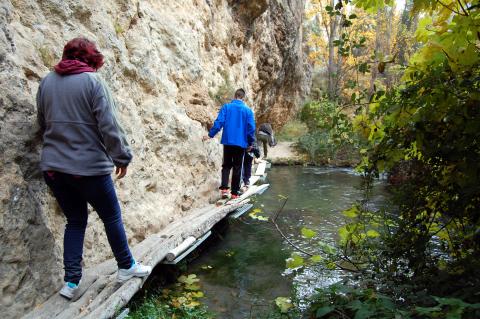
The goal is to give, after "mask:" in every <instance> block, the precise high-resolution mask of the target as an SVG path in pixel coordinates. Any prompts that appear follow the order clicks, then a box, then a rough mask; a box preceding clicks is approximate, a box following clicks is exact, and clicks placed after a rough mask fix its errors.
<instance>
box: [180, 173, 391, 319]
mask: <svg viewBox="0 0 480 319" xmlns="http://www.w3.org/2000/svg"><path fill="white" fill-rule="evenodd" d="M266 182H267V183H270V184H271V187H270V188H269V190H267V191H266V192H265V193H264V194H263V195H261V196H258V197H257V199H256V202H255V207H256V208H261V209H262V210H263V211H264V212H265V213H266V214H267V215H273V214H274V213H275V212H276V211H277V210H278V209H279V208H280V206H281V204H282V201H281V199H280V197H279V195H282V196H287V197H288V201H287V204H286V205H285V208H284V209H283V211H282V213H281V214H280V217H279V218H278V224H279V225H280V228H281V229H282V231H283V233H284V234H285V235H286V236H287V237H288V238H289V239H291V240H292V241H293V242H294V243H295V244H296V245H298V246H301V247H302V248H304V249H305V250H309V251H311V249H312V248H311V247H309V245H306V242H305V240H303V239H301V237H300V229H301V228H302V227H308V228H311V229H314V230H315V231H317V233H318V238H319V239H321V240H322V241H325V242H330V243H333V242H334V241H335V240H336V233H337V229H338V227H339V226H341V225H342V224H343V222H344V217H343V215H342V214H341V211H342V210H343V209H346V208H348V207H350V206H351V205H352V204H353V203H354V202H355V201H356V200H359V199H362V194H363V193H362V190H361V177H360V176H357V175H355V174H354V172H353V171H352V170H347V169H328V168H310V167H273V168H272V169H271V170H270V171H269V172H268V178H267V181H266ZM385 196H386V195H385V191H384V186H383V184H382V183H380V182H378V183H376V185H375V187H374V196H373V197H372V200H371V202H370V204H369V205H372V206H374V207H379V206H381V205H382V204H383V203H384V202H385ZM292 251H293V248H292V247H291V246H290V245H289V244H288V243H287V242H286V241H285V240H284V239H283V238H282V237H281V236H280V234H279V233H278V232H277V231H276V230H275V229H274V227H273V226H272V225H271V224H269V223H266V222H259V221H255V220H252V219H251V218H250V217H248V214H245V215H244V216H243V217H242V218H240V219H239V220H235V221H233V222H231V224H230V226H229V228H228V230H227V231H226V232H224V233H223V234H222V238H221V239H219V240H217V241H216V242H215V243H214V244H212V245H211V246H210V247H209V248H208V249H207V250H206V251H203V252H202V254H201V255H200V257H199V258H197V259H196V260H194V261H193V262H192V263H190V264H189V266H188V272H189V273H195V274H197V276H198V277H199V278H200V281H201V285H202V290H203V292H204V293H205V295H206V297H205V298H204V299H203V302H204V303H205V304H206V305H207V306H208V307H209V309H210V310H212V311H213V312H215V313H216V314H217V318H228V319H237V318H239V319H240V318H242V319H243V318H261V317H262V316H263V315H264V314H265V313H268V311H269V310H270V309H271V308H272V304H273V303H272V301H273V300H274V299H275V298H276V297H279V296H285V297H289V296H290V295H291V293H292V291H293V292H294V294H295V295H296V297H297V298H298V299H300V300H305V298H307V297H308V296H309V295H311V294H312V292H313V291H314V288H315V287H322V286H327V285H329V284H332V283H334V282H336V281H338V280H340V278H341V276H342V275H343V274H342V273H341V272H340V271H327V270H320V269H318V267H311V268H306V269H304V270H303V271H302V272H296V271H286V270H285V259H287V258H288V257H289V256H290V254H291V253H292ZM205 266H210V267H211V268H210V267H205Z"/></svg>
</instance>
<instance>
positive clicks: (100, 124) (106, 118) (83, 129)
mask: <svg viewBox="0 0 480 319" xmlns="http://www.w3.org/2000/svg"><path fill="white" fill-rule="evenodd" d="M37 116H38V123H39V125H40V128H41V130H42V132H43V150H42V156H41V162H40V169H41V170H42V171H58V172H62V173H67V174H72V175H80V176H96V175H106V174H111V173H112V170H113V167H114V165H115V166H119V167H124V166H127V165H128V164H129V163H130V161H131V160H132V154H131V152H130V149H129V147H128V143H127V140H126V138H125V134H124V131H123V130H122V128H121V126H120V125H119V123H118V121H117V119H116V107H115V103H114V101H113V99H112V96H111V94H110V91H109V89H108V87H107V85H106V83H105V82H104V81H103V80H102V79H101V78H100V76H99V75H98V74H96V73H91V72H85V73H80V74H71V75H63V76H62V75H59V74H57V73H55V72H50V73H49V74H48V75H47V76H46V77H45V78H44V79H43V80H42V82H41V83H40V87H39V88H38V93H37Z"/></svg>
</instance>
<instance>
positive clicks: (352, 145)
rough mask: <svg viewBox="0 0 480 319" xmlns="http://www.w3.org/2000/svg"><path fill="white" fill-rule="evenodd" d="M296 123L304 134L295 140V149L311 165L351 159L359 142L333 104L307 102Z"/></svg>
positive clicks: (351, 127) (343, 114) (326, 101)
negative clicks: (303, 124) (304, 130)
mask: <svg viewBox="0 0 480 319" xmlns="http://www.w3.org/2000/svg"><path fill="white" fill-rule="evenodd" d="M300 119H301V121H302V122H304V123H305V124H306V125H307V127H308V133H306V134H305V135H303V136H301V137H300V138H299V139H298V143H297V146H298V148H299V149H300V150H301V151H303V152H305V153H307V154H308V155H309V158H310V160H311V161H313V162H319V161H320V160H319V157H320V158H323V161H324V162H325V159H326V162H329V161H331V160H335V159H337V158H339V157H340V156H343V157H349V158H351V157H354V156H355V154H356V149H357V148H358V144H359V141H358V140H357V138H356V134H355V133H354V131H353V126H352V123H351V121H350V119H349V117H348V116H347V115H346V114H345V113H343V112H342V111H341V109H340V108H339V107H338V105H337V104H336V103H335V102H331V101H328V100H321V101H311V102H308V103H306V104H305V105H304V107H303V108H302V111H301V113H300Z"/></svg>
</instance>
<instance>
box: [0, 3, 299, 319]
mask: <svg viewBox="0 0 480 319" xmlns="http://www.w3.org/2000/svg"><path fill="white" fill-rule="evenodd" d="M303 2H304V1H303V0H259V1H249V0H239V1H234V0H179V1H169V0H151V1H131V0H105V1H94V0H86V1H74V0H38V1H34V0H3V1H2V2H1V3H0V87H1V94H0V159H1V165H0V214H1V215H0V256H1V264H0V289H1V296H0V312H1V313H2V317H3V318H14V317H19V316H21V315H22V314H24V313H25V312H26V311H28V310H30V309H31V308H33V307H35V306H36V305H38V304H39V303H41V302H43V301H44V300H45V299H46V298H47V297H48V296H49V295H51V294H53V293H56V292H57V289H58V288H59V287H60V285H61V283H62V274H63V269H62V237H63V228H64V217H63V215H62V213H61V211H60V209H59V207H58V206H57V204H56V203H55V201H54V200H53V199H52V197H51V195H50V194H49V192H48V191H47V188H46V186H45V185H44V183H43V181H42V178H41V172H39V170H38V157H39V151H40V143H39V140H38V138H37V137H36V135H35V132H36V130H37V126H36V122H35V114H36V111H35V99H34V97H35V94H36V90H37V87H38V83H39V81H40V79H41V78H42V77H43V76H44V75H45V74H46V73H47V72H48V71H49V70H50V69H51V67H52V66H53V65H54V64H55V63H56V62H57V61H58V60H59V58H60V56H61V53H62V48H63V45H64V44H65V43H66V41H67V40H69V39H71V38H74V37H77V36H85V37H87V38H90V39H92V40H94V41H95V42H96V43H97V45H98V47H99V49H100V50H101V51H102V53H103V54H104V55H105V57H106V63H105V66H104V67H103V68H102V69H101V70H100V73H101V74H102V75H103V76H104V77H105V78H106V80H107V82H108V83H109V85H110V87H111V89H112V91H113V92H114V96H115V98H116V99H117V102H118V104H119V106H120V109H121V110H120V111H121V114H120V119H121V121H122V123H123V126H124V128H125V129H126V131H127V134H128V136H129V139H130V142H131V145H132V147H133V151H134V155H135V158H134V161H133V163H132V165H131V166H130V167H129V174H128V175H127V177H126V178H124V179H123V180H121V181H116V186H117V190H118V196H119V199H120V201H121V205H122V209H123V217H124V222H125V225H126V229H127V234H128V238H129V241H130V244H131V245H134V244H135V243H138V242H139V241H142V240H143V239H144V238H145V237H146V236H148V235H149V234H152V233H155V232H158V231H159V230H160V229H161V228H162V227H164V226H165V225H166V224H168V223H169V222H171V221H172V220H174V219H175V218H177V217H178V216H179V215H185V214H188V213H189V211H191V210H192V209H193V208H196V207H199V206H202V205H204V204H205V203H206V202H208V201H209V200H211V197H212V193H213V192H212V190H214V189H216V188H217V187H218V179H219V178H218V175H219V174H218V172H219V169H220V164H221V157H222V155H221V147H220V146H219V143H218V141H214V140H210V141H207V142H202V141H201V136H202V135H204V134H205V133H206V127H207V126H208V125H209V124H210V123H211V122H212V121H213V120H214V118H215V115H216V112H217V110H218V108H219V107H220V103H221V101H222V100H223V99H225V98H226V97H227V96H228V95H230V94H231V93H232V92H233V90H234V89H235V88H237V87H244V88H245V89H246V90H247V92H248V102H249V104H250V105H251V106H252V107H253V108H254V111H255V112H256V116H257V120H258V121H267V120H268V121H270V122H272V123H274V124H275V125H281V124H282V123H284V122H285V121H286V120H287V119H288V117H289V115H290V114H292V112H294V110H295V109H296V106H297V105H298V103H299V101H300V99H301V97H302V94H303V93H304V90H305V88H307V87H308V83H307V82H308V80H307V79H308V76H306V73H308V72H306V71H305V70H306V69H305V67H304V61H303V52H302V28H301V24H302V15H303V6H304V3H303ZM109 257H111V252H110V248H109V246H108V243H107V240H106V237H105V234H104V231H103V226H102V225H101V222H100V221H99V219H98V217H97V216H96V214H95V213H92V214H90V221H89V227H88V230H87V236H86V239H85V251H84V263H85V265H86V266H90V265H93V264H95V263H98V262H101V261H103V260H105V259H107V258H109Z"/></svg>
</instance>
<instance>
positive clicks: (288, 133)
mask: <svg viewBox="0 0 480 319" xmlns="http://www.w3.org/2000/svg"><path fill="white" fill-rule="evenodd" d="M307 130H308V128H307V126H306V125H305V123H303V122H301V121H300V120H298V119H294V120H292V121H290V122H288V123H287V124H285V125H284V126H283V127H282V128H281V129H280V131H279V132H278V133H276V134H275V137H276V138H277V140H278V141H288V142H293V141H298V139H299V138H300V137H301V136H302V135H304V134H305V132H307Z"/></svg>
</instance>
